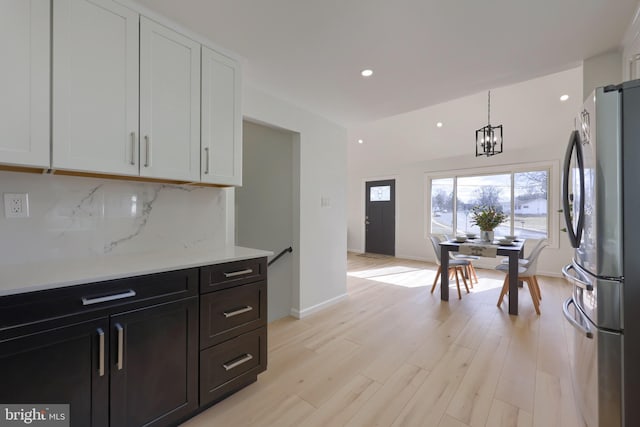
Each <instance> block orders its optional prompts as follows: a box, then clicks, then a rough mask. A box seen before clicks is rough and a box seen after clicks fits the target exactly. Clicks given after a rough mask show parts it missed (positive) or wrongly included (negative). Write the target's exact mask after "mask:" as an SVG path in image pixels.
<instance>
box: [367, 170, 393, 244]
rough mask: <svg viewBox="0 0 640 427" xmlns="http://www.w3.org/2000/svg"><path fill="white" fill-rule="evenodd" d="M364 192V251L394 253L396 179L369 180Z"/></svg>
mask: <svg viewBox="0 0 640 427" xmlns="http://www.w3.org/2000/svg"><path fill="white" fill-rule="evenodd" d="M365 192H366V194H365V200H366V208H365V252H368V253H374V254H383V255H395V253H396V247H395V241H396V181H395V179H389V180H385V181H369V182H367V183H366V189H365Z"/></svg>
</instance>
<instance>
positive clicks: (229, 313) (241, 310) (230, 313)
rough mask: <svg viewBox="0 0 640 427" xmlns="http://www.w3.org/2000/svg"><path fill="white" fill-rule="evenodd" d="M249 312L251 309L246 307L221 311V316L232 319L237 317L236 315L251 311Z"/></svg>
mask: <svg viewBox="0 0 640 427" xmlns="http://www.w3.org/2000/svg"><path fill="white" fill-rule="evenodd" d="M251 310H253V307H251V306H250V305H248V306H246V307H243V308H239V309H237V310H233V311H223V312H222V314H224V317H233V316H237V315H238V314H242V313H246V312H247V311H251Z"/></svg>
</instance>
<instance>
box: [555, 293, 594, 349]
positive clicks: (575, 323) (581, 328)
mask: <svg viewBox="0 0 640 427" xmlns="http://www.w3.org/2000/svg"><path fill="white" fill-rule="evenodd" d="M571 304H573V305H574V306H575V304H576V303H575V301H573V298H569V299H568V300H566V301H565V302H564V304H562V313H563V314H564V317H565V319H567V320H568V321H569V323H571V324H572V325H573V326H574V327H575V328H576V329H577V330H579V331H581V332H582V333H583V334H584V335H585V336H586V337H587V338H590V339H593V332H592V331H591V328H590V327H589V323H588V321H585V320H584V314H582V312H581V311H580V309H578V308H577V307H576V310H577V311H576V312H577V313H579V315H580V318H581V319H582V324H580V323H579V322H578V321H576V319H574V318H573V316H572V315H571V313H569V306H570V305H571Z"/></svg>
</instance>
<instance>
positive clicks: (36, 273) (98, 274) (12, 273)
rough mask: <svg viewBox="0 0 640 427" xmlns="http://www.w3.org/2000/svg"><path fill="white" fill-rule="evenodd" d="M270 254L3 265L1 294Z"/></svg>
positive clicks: (214, 252)
mask: <svg viewBox="0 0 640 427" xmlns="http://www.w3.org/2000/svg"><path fill="white" fill-rule="evenodd" d="M270 255H273V252H271V251H265V250H261V249H252V248H245V247H242V246H230V247H225V248H187V249H178V250H167V251H161V252H146V253H140V254H123V255H108V256H101V257H91V258H79V259H67V260H51V261H46V262H33V263H23V264H11V265H5V266H1V267H0V297H2V296H6V295H15V294H21V293H26V292H33V291H41V290H45V289H55V288H63V287H67V286H75V285H83V284H88V283H96V282H103V281H106V280H114V279H122V278H126V277H135V276H143V275H146V274H153V273H162V272H166V271H172V270H182V269H185V268H193V267H202V266H205V265H213V264H221V263H225V262H231V261H241V260H245V259H251V258H261V257H267V256H270Z"/></svg>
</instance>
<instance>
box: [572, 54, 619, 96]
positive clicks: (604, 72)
mask: <svg viewBox="0 0 640 427" xmlns="http://www.w3.org/2000/svg"><path fill="white" fill-rule="evenodd" d="M582 73H583V77H582V99H583V100H585V99H587V96H589V94H590V93H591V92H593V90H594V89H595V88H597V87H599V86H606V85H610V84H618V83H620V82H621V81H622V52H620V51H617V50H616V51H613V52H606V53H603V54H601V55H597V56H592V57H591V58H588V59H585V60H584V63H583V64H582Z"/></svg>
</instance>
